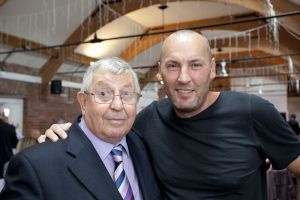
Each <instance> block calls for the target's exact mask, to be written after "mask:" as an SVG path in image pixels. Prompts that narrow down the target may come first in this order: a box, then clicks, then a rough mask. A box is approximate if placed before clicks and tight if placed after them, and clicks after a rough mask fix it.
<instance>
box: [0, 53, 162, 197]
mask: <svg viewBox="0 0 300 200" xmlns="http://www.w3.org/2000/svg"><path fill="white" fill-rule="evenodd" d="M139 97H140V88H139V84H138V80H137V77H136V74H135V73H134V71H133V70H132V68H131V67H130V66H129V65H128V64H127V63H126V62H125V61H123V60H121V59H118V58H107V59H102V60H100V61H98V62H96V63H95V64H93V65H92V66H90V67H89V69H88V70H87V72H86V74H85V75H84V78H83V83H82V88H81V91H80V92H78V93H77V100H78V102H79V104H80V107H81V112H82V117H79V118H78V119H77V120H76V121H75V123H73V125H72V126H71V128H70V130H69V134H70V137H68V139H67V140H61V141H60V142H58V143H52V142H50V141H48V142H46V143H44V144H41V145H36V146H34V147H32V148H29V149H27V150H25V151H23V152H21V153H19V154H17V155H16V156H15V157H13V159H12V160H11V162H10V164H9V167H8V170H7V175H6V177H5V181H6V185H5V187H4V189H3V191H2V193H1V194H0V199H6V200H12V199H18V200H19V199H30V200H65V199H70V200H71V199H72V200H76V199H78V200H83V199H84V200H92V199H93V200H94V199H98V200H109V199H114V200H122V199H124V200H133V199H135V200H140V199H143V200H158V199H160V192H159V189H158V186H157V184H156V180H155V178H154V177H155V176H154V173H153V171H152V168H151V165H150V161H149V158H148V156H147V153H146V149H145V148H144V146H143V143H142V142H141V141H140V139H139V137H138V136H137V135H136V134H134V133H133V131H131V130H130V129H131V127H132V124H133V122H134V119H135V116H136V104H137V102H138V100H139Z"/></svg>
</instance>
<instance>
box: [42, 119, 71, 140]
mask: <svg viewBox="0 0 300 200" xmlns="http://www.w3.org/2000/svg"><path fill="white" fill-rule="evenodd" d="M71 125H72V123H71V122H68V123H65V124H52V125H51V126H50V128H49V129H47V130H46V131H45V133H44V134H43V135H41V136H39V137H38V139H37V140H38V142H39V143H43V142H45V140H46V138H49V139H50V140H52V141H53V142H56V141H58V139H59V137H60V138H62V139H66V138H67V133H66V131H67V130H69V128H70V126H71Z"/></svg>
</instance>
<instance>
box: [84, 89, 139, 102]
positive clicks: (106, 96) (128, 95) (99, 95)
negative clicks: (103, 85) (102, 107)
mask: <svg viewBox="0 0 300 200" xmlns="http://www.w3.org/2000/svg"><path fill="white" fill-rule="evenodd" d="M84 94H87V95H92V96H94V99H95V102H96V103H99V104H111V102H112V101H113V100H114V98H115V96H119V97H120V98H121V101H122V103H123V104H127V105H134V104H136V103H137V102H138V100H139V98H140V97H141V96H142V95H141V94H139V93H136V92H122V93H121V94H114V93H113V91H100V92H95V93H92V92H88V91H84Z"/></svg>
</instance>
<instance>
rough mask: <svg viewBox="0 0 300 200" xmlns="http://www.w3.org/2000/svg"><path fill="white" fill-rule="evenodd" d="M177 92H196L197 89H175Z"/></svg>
mask: <svg viewBox="0 0 300 200" xmlns="http://www.w3.org/2000/svg"><path fill="white" fill-rule="evenodd" d="M175 91H176V92H178V93H182V94H189V93H192V92H194V91H195V90H193V89H175Z"/></svg>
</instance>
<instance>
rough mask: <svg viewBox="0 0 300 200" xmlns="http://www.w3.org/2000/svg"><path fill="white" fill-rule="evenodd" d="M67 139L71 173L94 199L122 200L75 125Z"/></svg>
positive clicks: (87, 141) (94, 153)
mask: <svg viewBox="0 0 300 200" xmlns="http://www.w3.org/2000/svg"><path fill="white" fill-rule="evenodd" d="M69 137H70V138H69V144H68V145H69V146H68V150H67V151H68V153H69V154H70V155H71V156H72V157H73V159H71V161H70V163H69V169H70V171H71V173H73V175H74V176H76V178H77V179H78V181H79V182H81V183H82V184H83V185H84V186H85V188H86V189H87V190H88V191H89V192H90V193H91V194H92V195H93V196H94V197H95V199H105V200H106V199H114V200H122V197H121V195H120V194H119V192H118V190H117V188H116V187H115V185H114V182H113V180H112V178H111V177H110V175H109V173H108V172H107V170H106V168H105V165H104V164H103V162H102V160H101V159H100V157H99V156H98V154H97V152H96V150H95V149H94V147H93V145H92V143H91V142H90V141H89V140H88V139H87V137H86V136H85V134H84V133H83V132H82V130H81V129H80V128H79V126H78V124H77V123H74V125H73V126H72V127H71V128H70V134H69Z"/></svg>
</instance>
